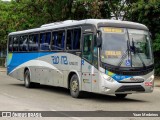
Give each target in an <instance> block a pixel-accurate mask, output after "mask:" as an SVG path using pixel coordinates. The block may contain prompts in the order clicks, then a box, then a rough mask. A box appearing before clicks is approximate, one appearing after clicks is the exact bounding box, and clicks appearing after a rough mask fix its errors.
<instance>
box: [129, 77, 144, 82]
mask: <svg viewBox="0 0 160 120" xmlns="http://www.w3.org/2000/svg"><path fill="white" fill-rule="evenodd" d="M130 80H131V81H134V82H144V79H143V78H133V77H132V78H130Z"/></svg>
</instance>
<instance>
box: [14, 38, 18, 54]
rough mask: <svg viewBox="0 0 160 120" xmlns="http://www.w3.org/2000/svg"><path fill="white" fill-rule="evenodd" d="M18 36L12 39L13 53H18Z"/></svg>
mask: <svg viewBox="0 0 160 120" xmlns="http://www.w3.org/2000/svg"><path fill="white" fill-rule="evenodd" d="M18 43H19V41H18V36H15V37H13V51H14V52H15V51H18Z"/></svg>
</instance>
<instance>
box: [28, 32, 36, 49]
mask: <svg viewBox="0 0 160 120" xmlns="http://www.w3.org/2000/svg"><path fill="white" fill-rule="evenodd" d="M38 36H39V35H38V34H33V35H30V36H29V40H28V45H29V51H38V38H39V37H38Z"/></svg>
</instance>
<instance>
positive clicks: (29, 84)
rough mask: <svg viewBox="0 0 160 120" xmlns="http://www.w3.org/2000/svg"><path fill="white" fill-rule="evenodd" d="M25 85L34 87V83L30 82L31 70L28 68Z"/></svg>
mask: <svg viewBox="0 0 160 120" xmlns="http://www.w3.org/2000/svg"><path fill="white" fill-rule="evenodd" d="M24 85H25V87H26V88H31V87H33V85H34V83H32V82H30V72H29V70H26V72H25V74H24Z"/></svg>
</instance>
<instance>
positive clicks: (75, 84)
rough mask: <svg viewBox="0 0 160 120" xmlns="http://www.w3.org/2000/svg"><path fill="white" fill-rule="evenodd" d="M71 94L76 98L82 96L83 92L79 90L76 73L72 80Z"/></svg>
mask: <svg viewBox="0 0 160 120" xmlns="http://www.w3.org/2000/svg"><path fill="white" fill-rule="evenodd" d="M70 94H71V96H72V97H74V98H79V97H81V92H80V91H79V82H78V77H77V75H76V74H74V75H73V76H72V77H71V80H70Z"/></svg>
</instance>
